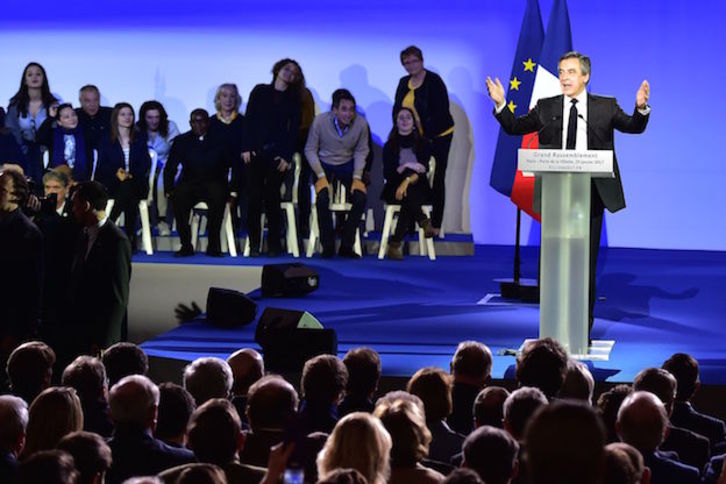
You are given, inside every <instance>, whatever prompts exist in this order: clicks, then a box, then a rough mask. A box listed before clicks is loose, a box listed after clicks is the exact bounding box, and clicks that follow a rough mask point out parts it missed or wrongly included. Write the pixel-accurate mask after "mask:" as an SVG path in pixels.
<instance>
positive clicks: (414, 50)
mask: <svg viewBox="0 0 726 484" xmlns="http://www.w3.org/2000/svg"><path fill="white" fill-rule="evenodd" d="M400 56H401V64H402V65H404V66H405V65H406V63H405V59H406V58H407V57H414V58H416V59H418V60H420V61H421V62H423V52H421V49H419V48H418V47H416V46H415V45H409V46H408V47H406V48H405V49H403V50H402V51H401V54H400Z"/></svg>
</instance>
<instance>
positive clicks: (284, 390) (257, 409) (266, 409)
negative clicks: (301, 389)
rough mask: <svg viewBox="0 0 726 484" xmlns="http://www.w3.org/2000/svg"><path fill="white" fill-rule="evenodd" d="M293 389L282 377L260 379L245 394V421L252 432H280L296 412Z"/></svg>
mask: <svg viewBox="0 0 726 484" xmlns="http://www.w3.org/2000/svg"><path fill="white" fill-rule="evenodd" d="M297 405H298V398H297V392H296V391H295V389H294V388H293V387H292V385H290V384H289V383H288V382H286V381H285V380H284V379H283V378H282V377H280V376H277V375H269V376H264V377H262V378H261V379H260V380H259V381H257V382H256V383H254V384H253V385H252V386H251V387H250V391H249V393H248V394H247V420H248V421H249V423H250V428H251V429H252V431H253V432H259V431H261V430H262V429H274V430H282V429H284V428H285V424H286V423H287V421H288V420H289V419H290V417H292V416H293V415H295V413H296V412H297Z"/></svg>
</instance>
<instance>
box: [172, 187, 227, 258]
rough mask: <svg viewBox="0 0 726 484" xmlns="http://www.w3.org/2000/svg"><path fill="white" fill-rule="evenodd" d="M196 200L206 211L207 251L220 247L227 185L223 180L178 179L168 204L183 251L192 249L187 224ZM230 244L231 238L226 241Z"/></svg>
mask: <svg viewBox="0 0 726 484" xmlns="http://www.w3.org/2000/svg"><path fill="white" fill-rule="evenodd" d="M199 202H205V203H206V204H207V207H209V210H208V211H207V240H208V241H209V243H208V244H207V251H209V252H219V251H220V250H221V243H220V237H219V236H220V234H219V232H220V230H221V228H222V218H223V217H224V204H225V203H227V184H226V183H225V182H223V181H204V182H203V181H182V182H180V183H179V184H178V185H177V186H176V188H175V189H174V192H173V196H172V203H173V204H174V216H175V217H176V229H177V232H178V233H179V240H181V244H182V249H183V250H192V249H193V247H192V233H191V228H190V227H189V214H190V213H191V211H192V208H194V205H196V204H197V203H199ZM229 243H230V244H233V243H234V241H230V242H229Z"/></svg>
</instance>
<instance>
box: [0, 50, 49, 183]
mask: <svg viewBox="0 0 726 484" xmlns="http://www.w3.org/2000/svg"><path fill="white" fill-rule="evenodd" d="M57 103H58V99H57V98H56V97H55V96H54V95H53V94H52V93H51V92H50V86H49V84H48V76H47V75H46V73H45V69H44V68H43V66H41V65H40V64H38V63H37V62H31V63H29V64H28V65H27V66H25V69H23V75H22V77H21V78H20V87H19V88H18V92H16V93H15V95H14V96H13V97H12V98H10V104H9V105H8V113H7V117H6V119H5V125H6V126H7V127H8V128H9V129H10V131H11V132H12V133H13V136H15V140H16V141H17V142H18V144H19V145H20V149H21V150H22V152H23V154H24V155H25V159H26V162H25V166H23V170H25V174H26V175H27V176H29V177H30V178H32V179H33V181H35V182H36V184H38V186H40V181H41V178H42V176H43V159H42V153H41V150H40V144H39V143H38V142H37V141H36V131H37V130H38V128H40V125H41V124H43V121H45V120H46V118H48V110H49V109H50V107H51V106H53V105H54V104H57Z"/></svg>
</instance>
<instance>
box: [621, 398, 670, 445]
mask: <svg viewBox="0 0 726 484" xmlns="http://www.w3.org/2000/svg"><path fill="white" fill-rule="evenodd" d="M615 428H616V430H617V432H618V435H619V436H620V440H622V441H623V442H625V443H626V444H630V445H632V446H633V447H635V448H636V449H638V450H639V451H640V452H643V453H649V452H653V451H654V450H656V449H657V448H658V446H659V445H660V444H661V443H662V442H663V440H664V439H665V436H666V432H667V431H668V414H667V413H666V409H665V406H664V405H663V402H661V401H660V399H659V398H658V397H656V396H655V395H653V394H652V393H650V392H633V393H632V394H630V395H628V397H627V398H625V400H624V401H623V403H622V405H620V410H619V411H618V420H617V422H616V424H615Z"/></svg>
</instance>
